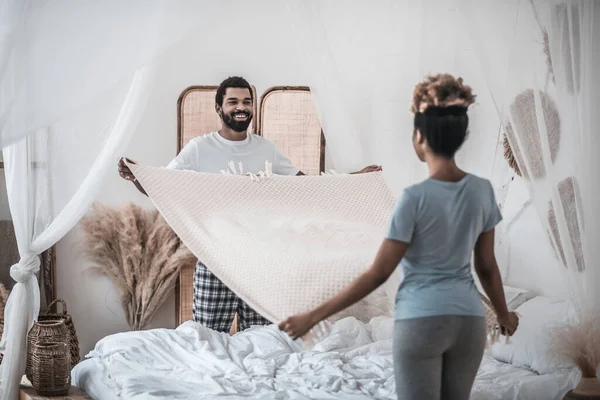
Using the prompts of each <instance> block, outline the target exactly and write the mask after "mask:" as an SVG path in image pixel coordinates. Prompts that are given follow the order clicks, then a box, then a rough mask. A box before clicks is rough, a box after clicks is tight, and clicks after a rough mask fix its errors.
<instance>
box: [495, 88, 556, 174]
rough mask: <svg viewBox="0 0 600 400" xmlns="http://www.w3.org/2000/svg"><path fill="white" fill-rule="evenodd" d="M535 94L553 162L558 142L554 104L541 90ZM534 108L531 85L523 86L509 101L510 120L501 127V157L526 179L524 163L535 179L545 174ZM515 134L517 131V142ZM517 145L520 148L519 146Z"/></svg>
mask: <svg viewBox="0 0 600 400" xmlns="http://www.w3.org/2000/svg"><path fill="white" fill-rule="evenodd" d="M538 94H539V96H540V100H541V104H542V112H543V114H544V120H545V124H546V131H547V134H548V136H547V140H548V145H549V147H550V158H551V160H552V162H554V160H555V159H556V155H557V154H558V149H559V145H560V116H559V113H558V108H557V106H556V104H555V103H554V101H553V100H552V99H551V98H550V96H549V95H547V94H546V93H544V92H542V91H539V92H538ZM537 111H538V110H537V109H536V104H535V97H534V92H533V89H527V90H526V91H524V92H523V93H521V94H519V95H518V96H517V97H516V98H515V99H514V101H513V102H512V104H511V105H510V109H509V112H510V115H511V116H512V122H507V123H506V124H505V129H504V158H505V159H506V160H507V161H508V164H509V165H510V167H511V168H512V169H513V170H514V171H515V172H516V173H517V175H519V176H522V177H524V178H526V179H528V178H529V177H528V174H527V168H524V166H525V165H527V166H528V167H529V171H531V174H532V175H533V178H535V179H539V178H543V177H544V176H545V175H546V168H545V166H544V159H543V157H542V145H541V142H540V130H539V127H538V123H537V115H536V113H537ZM513 123H514V127H513ZM515 135H518V139H519V142H517V136H515ZM519 146H522V147H523V148H522V149H521V148H520V147H519ZM525 163H527V164H525Z"/></svg>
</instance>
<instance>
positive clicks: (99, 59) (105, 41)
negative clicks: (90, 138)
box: [0, 0, 204, 148]
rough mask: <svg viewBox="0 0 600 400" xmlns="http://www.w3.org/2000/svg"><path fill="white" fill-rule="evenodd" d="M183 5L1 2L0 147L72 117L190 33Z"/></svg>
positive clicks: (189, 14)
mask: <svg viewBox="0 0 600 400" xmlns="http://www.w3.org/2000/svg"><path fill="white" fill-rule="evenodd" d="M202 7H203V5H202V4H198V2H194V1H189V0H175V1H172V2H168V1H164V0H147V1H146V0H132V1H127V2H123V1H117V0H107V1H102V2H95V1H78V0H56V1H31V0H0V148H3V147H5V146H7V145H9V144H11V143H14V142H16V141H17V140H18V139H20V138H23V137H24V136H26V135H28V134H30V133H32V132H34V131H36V130H37V129H41V128H44V127H45V126H47V125H48V124H49V123H54V122H56V121H58V120H60V119H63V118H66V117H67V116H70V115H72V114H74V113H75V114H76V113H79V112H81V111H82V110H84V109H85V108H86V107H88V106H89V105H90V104H91V102H93V101H94V100H95V99H97V98H99V97H101V96H104V95H106V91H107V90H109V89H110V88H112V87H114V86H115V85H116V84H118V83H119V82H121V81H122V80H123V79H127V77H130V76H131V74H132V73H133V72H134V71H135V70H137V69H138V68H140V67H142V66H143V65H146V64H147V63H148V62H150V61H151V60H152V59H154V58H155V57H156V56H157V54H159V53H160V52H162V51H164V50H166V49H167V48H169V47H170V46H171V45H172V44H173V43H176V42H177V41H179V40H180V39H182V38H183V37H185V35H186V34H187V33H189V32H190V31H191V30H192V29H195V28H196V27H201V26H202V23H203V22H204V20H203V14H202V13H201V12H200V11H201V9H202Z"/></svg>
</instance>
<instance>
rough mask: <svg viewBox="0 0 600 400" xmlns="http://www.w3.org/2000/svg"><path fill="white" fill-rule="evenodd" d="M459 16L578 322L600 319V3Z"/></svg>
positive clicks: (542, 4) (489, 6) (490, 8)
mask: <svg viewBox="0 0 600 400" xmlns="http://www.w3.org/2000/svg"><path fill="white" fill-rule="evenodd" d="M460 10H461V13H462V14H463V16H464V23H465V26H467V27H468V30H469V34H470V38H471V40H472V42H473V44H474V48H475V49H476V53H477V55H478V58H479V61H480V64H481V66H482V70H483V71H484V73H485V75H486V80H487V83H488V86H489V87H490V91H491V93H492V96H493V98H494V101H495V104H496V107H497V112H498V115H499V116H500V118H501V120H502V122H503V132H504V133H505V134H506V137H507V142H508V146H509V147H510V149H511V151H512V154H513V155H514V157H515V161H516V164H517V170H518V173H519V174H520V175H521V176H522V177H523V178H524V179H525V180H526V182H527V184H528V187H529V188H530V195H531V201H532V204H533V205H534V207H535V208H536V211H537V213H538V215H539V217H540V221H541V222H542V225H543V226H544V227H545V228H546V230H547V232H548V240H549V241H551V243H552V246H553V248H554V250H555V253H556V258H557V259H558V260H559V262H560V264H562V265H563V267H562V268H561V271H562V273H563V274H564V277H565V279H564V282H565V285H568V289H569V290H568V291H569V293H570V294H571V299H572V301H573V303H574V305H575V306H576V310H577V312H578V316H579V317H580V318H588V317H595V318H598V317H599V316H600V315H599V307H600V292H599V291H598V289H597V286H598V285H599V284H600V265H599V264H598V259H599V256H600V247H599V246H597V244H596V243H597V242H598V240H600V232H599V231H600V209H599V208H598V206H597V205H594V202H597V201H598V196H599V195H600V180H599V179H598V178H597V171H598V167H599V161H598V156H597V152H598V150H599V149H600V136H599V135H598V131H599V129H600V119H599V116H598V114H599V113H598V109H600V96H599V94H598V93H599V91H600V79H599V77H598V71H600V24H598V21H600V5H599V4H598V3H597V2H594V1H585V0H581V1H577V0H573V1H568V0H560V1H526V0H521V1H518V0H509V1H503V2H495V1H480V0H477V1H474V0H473V1H465V2H463V3H461V8H460ZM493 38H502V40H493ZM496 43H497V44H499V45H498V46H495V45H492V44H496ZM596 334H598V333H596Z"/></svg>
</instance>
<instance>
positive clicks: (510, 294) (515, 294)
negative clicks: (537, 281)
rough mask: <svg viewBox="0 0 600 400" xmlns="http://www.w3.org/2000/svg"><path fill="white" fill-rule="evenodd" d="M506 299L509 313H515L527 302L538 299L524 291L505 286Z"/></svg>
mask: <svg viewBox="0 0 600 400" xmlns="http://www.w3.org/2000/svg"><path fill="white" fill-rule="evenodd" d="M504 297H505V298H506V305H507V307H508V310H509V311H515V310H516V309H517V308H519V307H520V306H521V305H522V304H524V303H525V302H527V301H529V300H531V299H533V298H534V297H536V294H535V293H533V292H530V291H528V290H524V289H518V288H515V287H512V286H507V285H504Z"/></svg>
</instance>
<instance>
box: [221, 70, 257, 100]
mask: <svg viewBox="0 0 600 400" xmlns="http://www.w3.org/2000/svg"><path fill="white" fill-rule="evenodd" d="M227 88H242V89H248V91H249V92H250V98H252V100H254V94H253V93H252V86H250V84H249V83H248V81H247V80H245V79H244V78H242V77H241V76H230V77H229V78H227V79H225V80H224V81H223V82H221V84H220V85H219V88H218V89H217V94H216V96H215V103H216V104H218V105H220V106H222V105H223V98H224V97H225V92H226V91H227Z"/></svg>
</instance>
